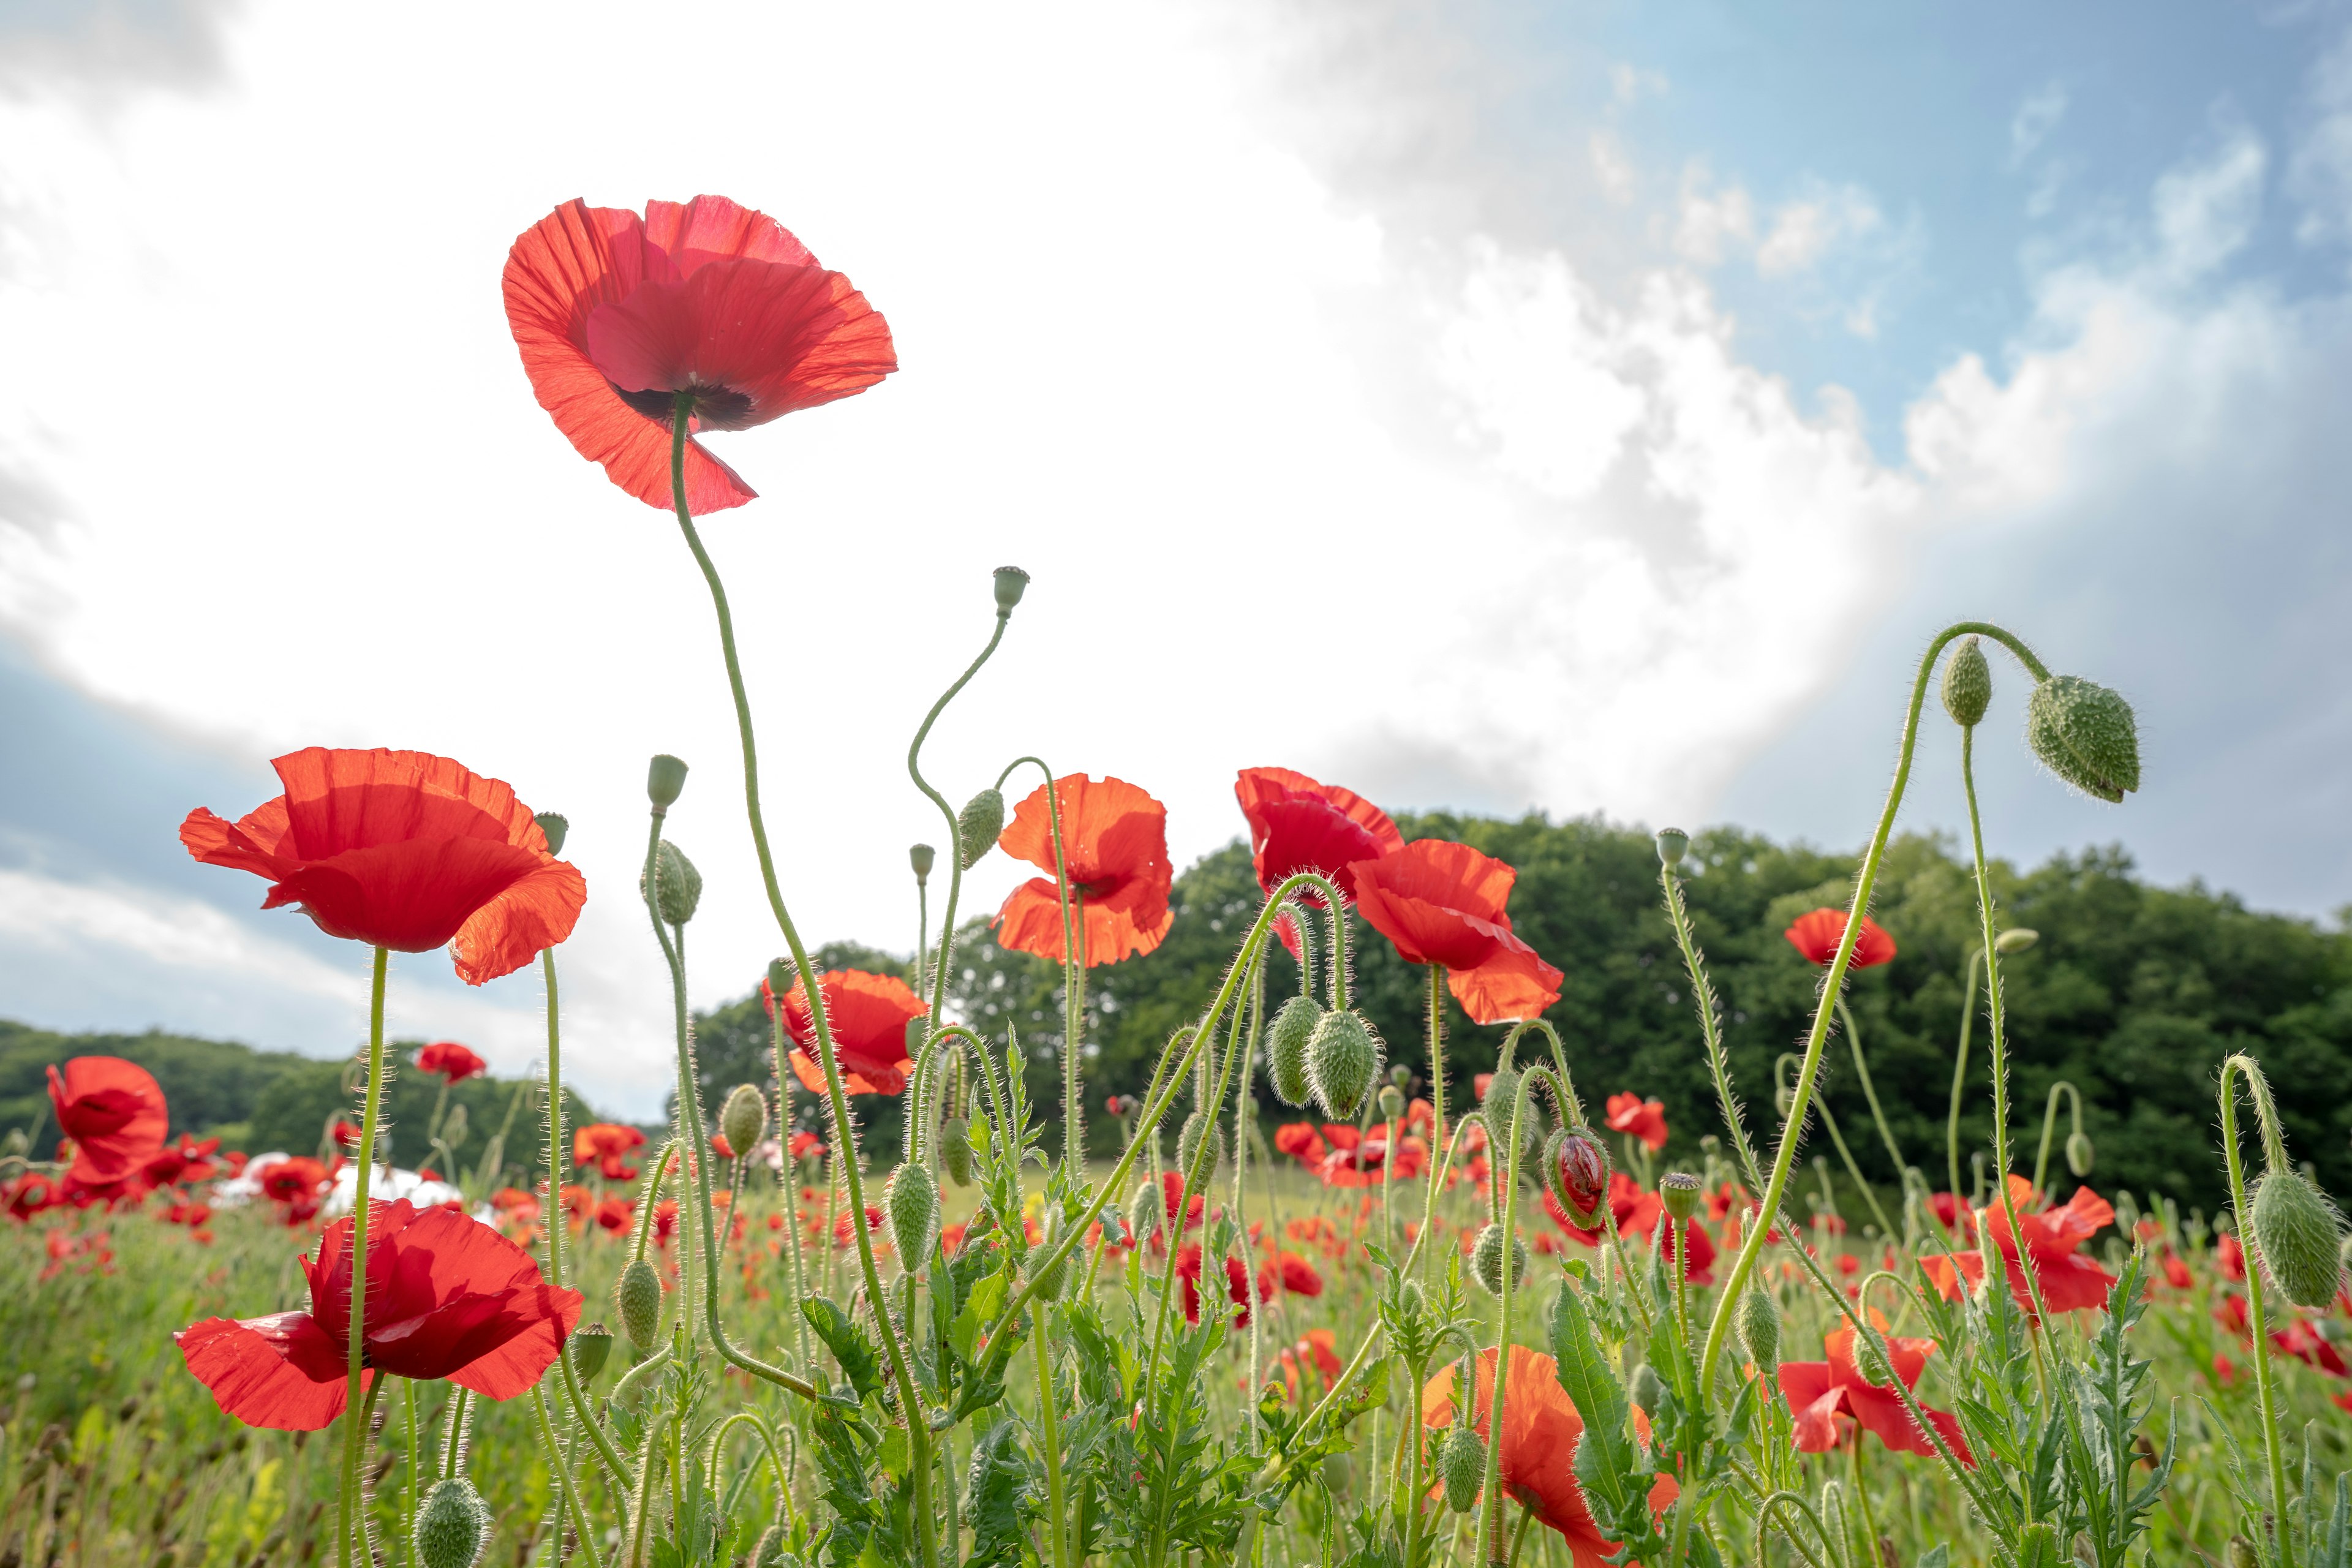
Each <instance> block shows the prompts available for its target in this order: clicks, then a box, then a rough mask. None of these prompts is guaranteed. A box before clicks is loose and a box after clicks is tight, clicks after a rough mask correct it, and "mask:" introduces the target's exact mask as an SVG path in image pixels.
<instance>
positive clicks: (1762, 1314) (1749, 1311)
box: [1731, 1285, 1780, 1378]
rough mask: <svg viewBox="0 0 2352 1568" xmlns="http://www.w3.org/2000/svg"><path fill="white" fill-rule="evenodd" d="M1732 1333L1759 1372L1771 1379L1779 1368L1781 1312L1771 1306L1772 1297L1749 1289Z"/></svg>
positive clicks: (1739, 1307)
mask: <svg viewBox="0 0 2352 1568" xmlns="http://www.w3.org/2000/svg"><path fill="white" fill-rule="evenodd" d="M1731 1326H1732V1331H1733V1332H1735V1333H1737V1334H1738V1336H1739V1348H1740V1349H1742V1350H1744V1351H1746V1352H1748V1360H1749V1361H1750V1362H1753V1363H1755V1365H1756V1370H1757V1371H1758V1372H1759V1373H1762V1374H1763V1375H1764V1376H1766V1377H1768V1378H1769V1377H1770V1376H1771V1375H1772V1374H1773V1373H1774V1372H1776V1371H1778V1370H1779V1368H1780V1309H1779V1308H1777V1307H1775V1306H1773V1305H1772V1298H1771V1297H1769V1296H1767V1295H1766V1294H1764V1292H1763V1291H1761V1290H1759V1289H1756V1288H1755V1287H1754V1286H1752V1285H1751V1286H1749V1287H1748V1293H1747V1294H1746V1295H1744V1296H1742V1297H1740V1298H1739V1306H1738V1310H1737V1311H1736V1313H1735V1314H1734V1316H1733V1318H1732V1320H1731Z"/></svg>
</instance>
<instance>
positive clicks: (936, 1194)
mask: <svg viewBox="0 0 2352 1568" xmlns="http://www.w3.org/2000/svg"><path fill="white" fill-rule="evenodd" d="M882 1206H883V1209H884V1211H885V1212H886V1213H887V1214H888V1215H889V1216H890V1237H891V1239H892V1240H893V1241H894V1242H896V1243H897V1244H898V1266H899V1267H900V1268H904V1269H905V1270H906V1271H907V1272H908V1273H909V1274H912V1273H914V1272H916V1271H917V1270H918V1269H919V1268H921V1267H922V1265H923V1259H924V1258H928V1257H929V1256H930V1251H931V1237H932V1236H933V1235H934V1234H936V1232H937V1230H938V1228H939V1223H940V1189H939V1187H938V1185H937V1184H935V1183H933V1182H932V1180H931V1168H930V1167H929V1165H926V1164H923V1163H921V1162H919V1161H916V1160H908V1161H907V1162H906V1163H903V1164H901V1165H900V1166H899V1167H898V1169H897V1170H895V1171H893V1172H891V1173H890V1180H889V1182H888V1184H887V1185H885V1186H884V1187H883V1189H882Z"/></svg>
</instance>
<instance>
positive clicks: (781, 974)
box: [768, 958, 801, 1007]
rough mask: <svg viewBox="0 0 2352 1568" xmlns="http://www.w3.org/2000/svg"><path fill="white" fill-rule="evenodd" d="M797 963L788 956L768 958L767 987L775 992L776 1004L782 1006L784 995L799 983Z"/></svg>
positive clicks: (799, 975)
mask: <svg viewBox="0 0 2352 1568" xmlns="http://www.w3.org/2000/svg"><path fill="white" fill-rule="evenodd" d="M800 978H801V972H800V967H799V965H797V964H795V963H793V961H792V960H791V959H789V958H772V959H770V960H768V989H769V990H770V991H772V992H773V993H774V994H775V997H776V1005H778V1006H780V1007H781V1006H782V1005H783V1003H784V997H785V996H786V995H787V994H789V993H790V992H791V991H792V988H793V986H795V985H797V984H800Z"/></svg>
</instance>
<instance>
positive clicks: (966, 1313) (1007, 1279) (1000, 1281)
mask: <svg viewBox="0 0 2352 1568" xmlns="http://www.w3.org/2000/svg"><path fill="white" fill-rule="evenodd" d="M1012 1283H1013V1271H1012V1268H1011V1266H1010V1265H1002V1266H1000V1267H999V1268H997V1270H996V1272H995V1273H993V1274H991V1275H989V1276H988V1277H987V1278H986V1279H982V1280H981V1281H980V1282H979V1283H978V1284H975V1285H974V1286H973V1287H972V1288H971V1295H970V1296H969V1297H968V1298H967V1299H966V1300H965V1301H964V1305H963V1310H962V1311H961V1312H959V1313H957V1314H956V1320H955V1326H954V1327H952V1328H950V1330H949V1331H948V1348H949V1349H950V1350H952V1351H954V1352H955V1353H956V1356H957V1358H958V1359H960V1360H961V1361H962V1362H964V1363H966V1364H967V1365H968V1364H970V1363H971V1356H972V1352H973V1350H974V1349H975V1348H977V1347H978V1345H979V1344H980V1339H981V1336H982V1334H984V1333H986V1332H987V1331H989V1330H990V1329H991V1328H992V1327H993V1326H994V1325H995V1323H996V1320H997V1319H998V1318H999V1317H1000V1316H1002V1315H1003V1311H1004V1302H1005V1299H1006V1297H1007V1296H1008V1295H1009V1294H1010V1292H1011V1289H1012Z"/></svg>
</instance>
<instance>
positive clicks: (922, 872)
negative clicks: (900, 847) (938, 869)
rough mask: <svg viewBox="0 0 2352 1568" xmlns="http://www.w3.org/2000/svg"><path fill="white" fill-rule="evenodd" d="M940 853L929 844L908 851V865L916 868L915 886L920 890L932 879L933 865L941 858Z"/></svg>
mask: <svg viewBox="0 0 2352 1568" xmlns="http://www.w3.org/2000/svg"><path fill="white" fill-rule="evenodd" d="M939 853H940V852H939V851H938V850H936V849H934V848H932V847H930V846H929V845H928V844H917V845H914V846H912V847H909V848H908V851H907V863H908V865H910V866H912V867H913V868H915V886H917V887H921V886H922V885H923V884H924V883H926V882H928V881H929V880H930V879H931V865H932V863H933V862H934V861H935V860H937V859H938V858H939Z"/></svg>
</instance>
